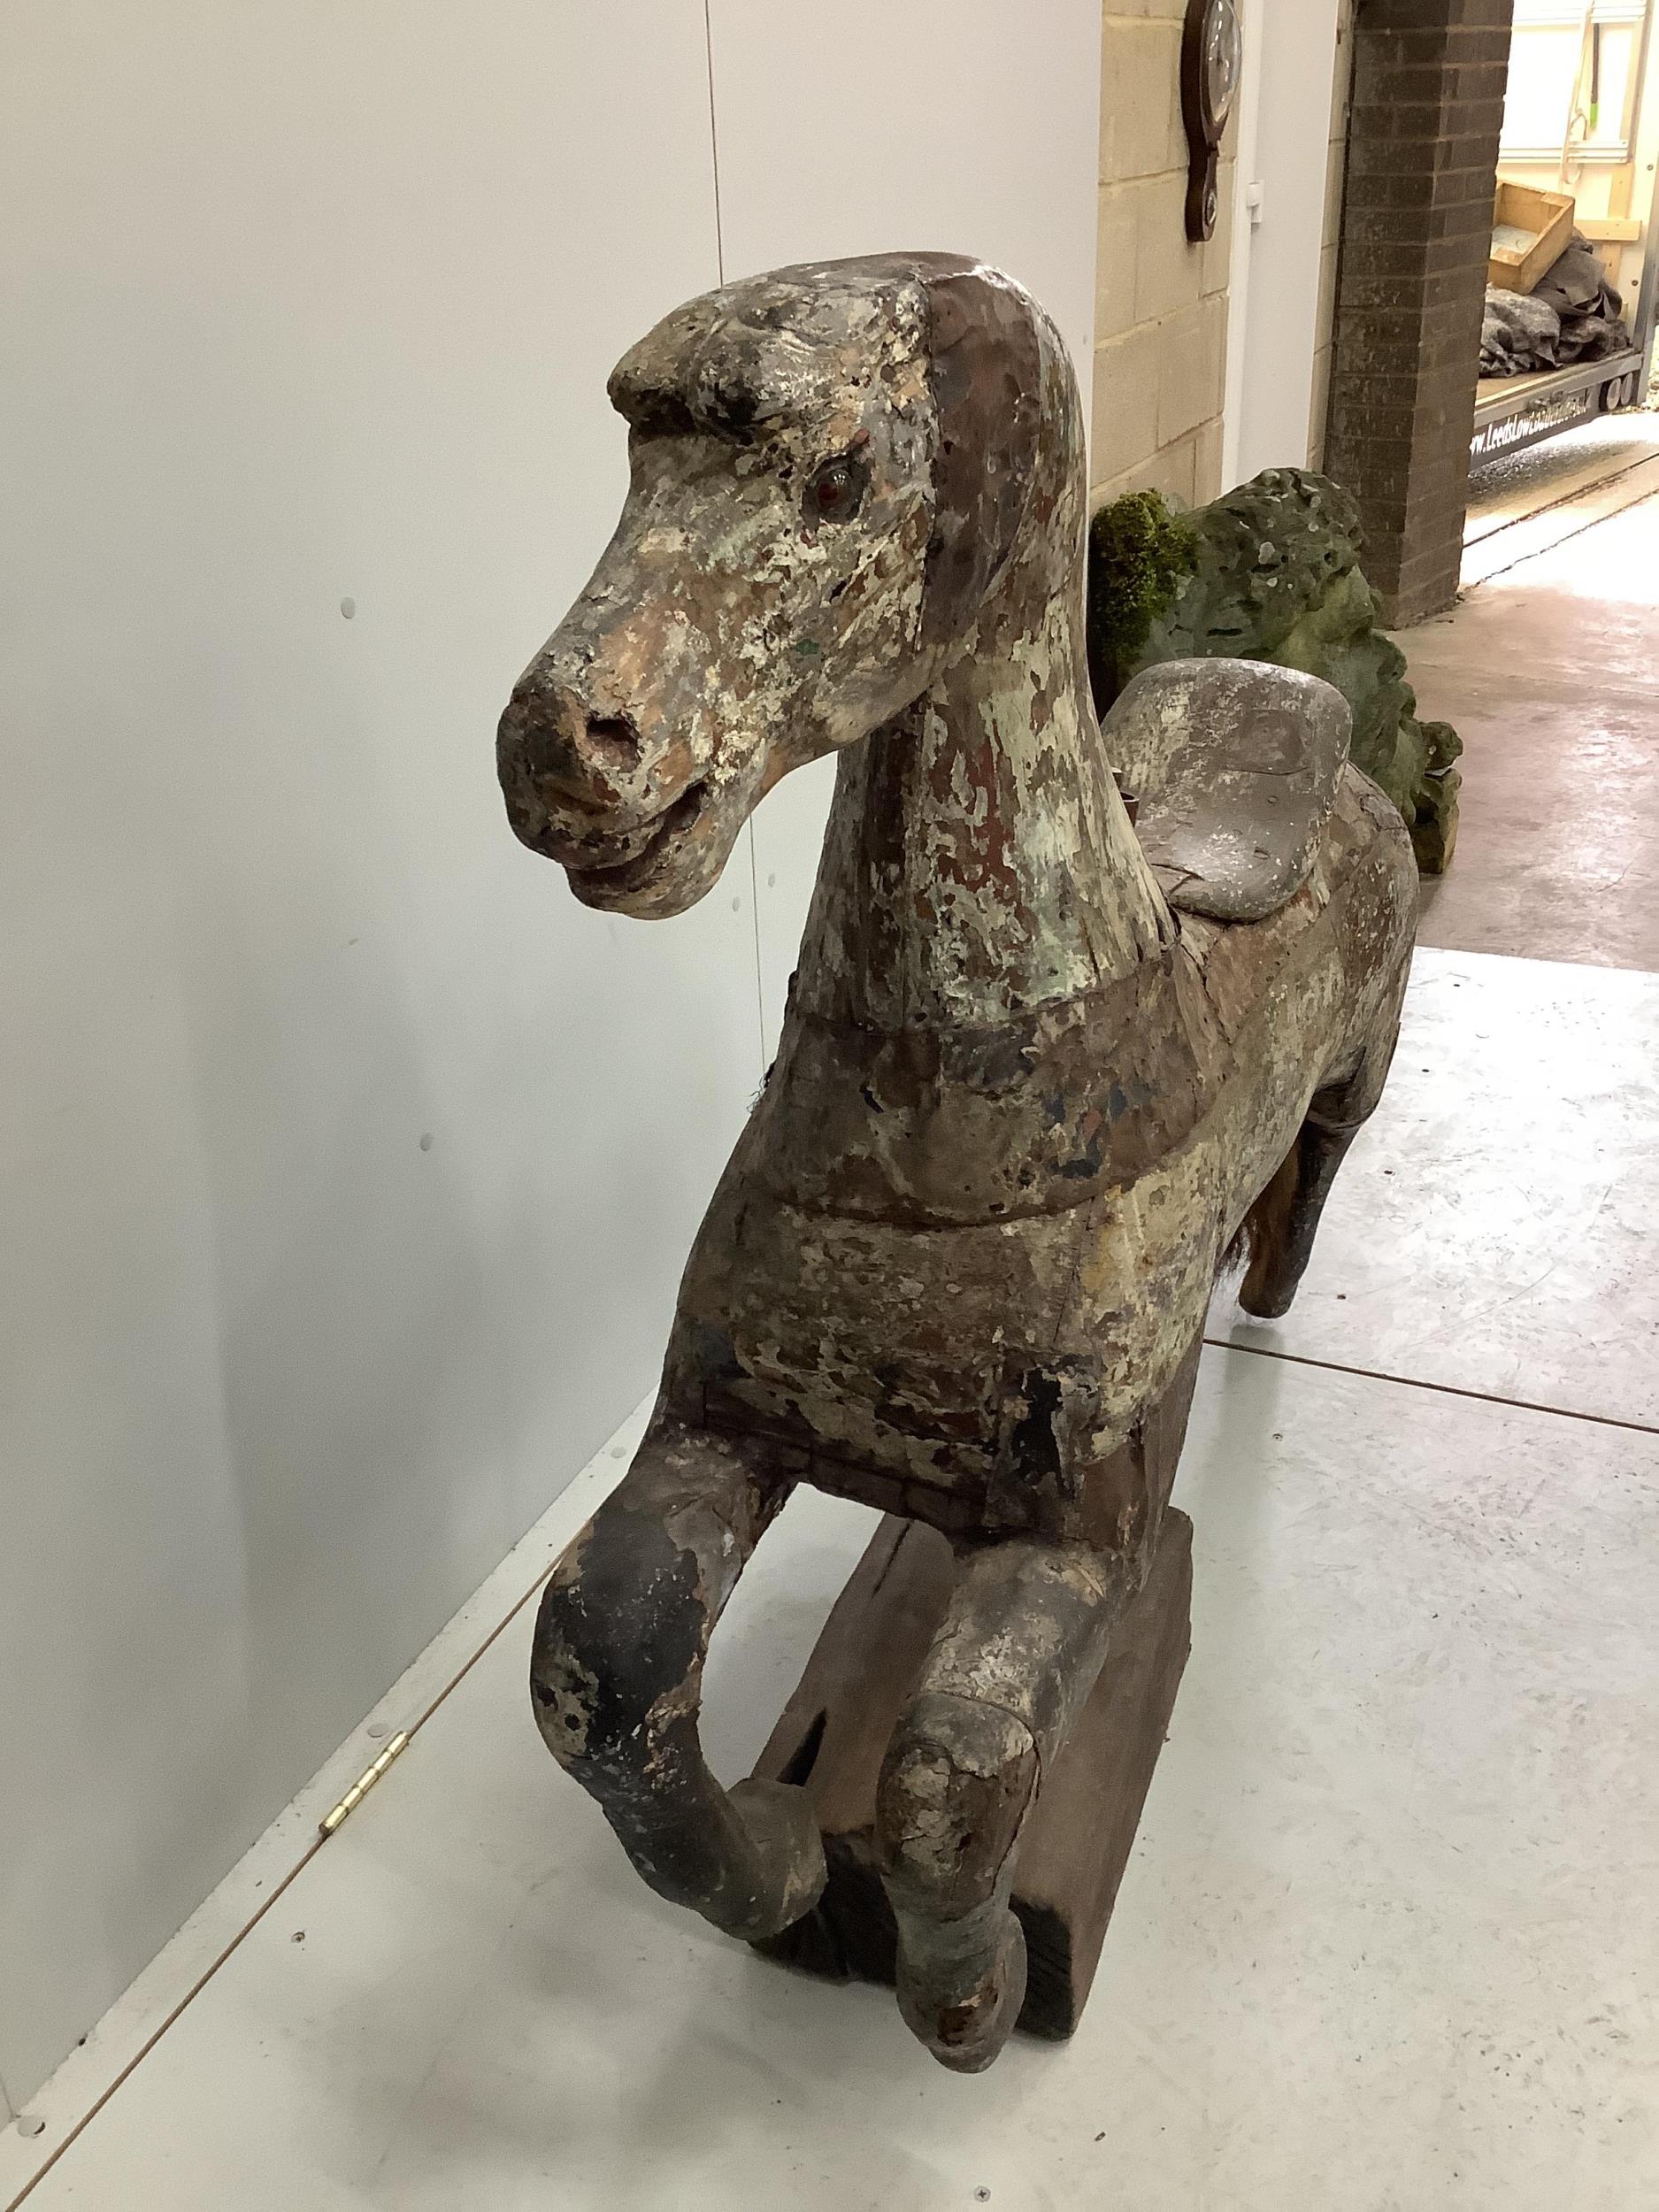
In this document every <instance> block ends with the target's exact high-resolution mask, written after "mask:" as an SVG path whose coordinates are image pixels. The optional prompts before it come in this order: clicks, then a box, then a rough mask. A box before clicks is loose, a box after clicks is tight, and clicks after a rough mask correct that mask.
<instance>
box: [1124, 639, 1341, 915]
mask: <svg viewBox="0 0 1659 2212" xmlns="http://www.w3.org/2000/svg"><path fill="white" fill-rule="evenodd" d="M1351 726H1352V718H1351V717H1350V715H1349V712H1348V702H1347V700H1346V699H1344V698H1343V696H1342V695H1341V693H1340V691H1338V690H1337V689H1336V688H1335V687H1333V685H1331V684H1327V683H1325V682H1322V681H1321V680H1320V679H1319V678H1318V677H1317V676H1308V675H1304V674H1302V672H1301V671H1300V670H1297V669H1291V668H1278V667H1274V666H1272V665H1271V664H1264V663H1263V662H1261V661H1243V660H1221V659H1217V660H1190V661H1164V662H1161V663H1160V664H1158V665H1157V666H1156V667H1153V668H1148V669H1144V670H1143V671H1142V672H1141V674H1140V675H1139V676H1137V677H1136V678H1135V679H1134V680H1133V682H1132V683H1131V684H1129V685H1128V686H1127V687H1126V688H1125V691H1124V692H1123V694H1122V695H1121V697H1119V698H1118V701H1117V703H1115V705H1114V706H1113V707H1112V710H1111V711H1110V714H1109V715H1108V716H1107V717H1106V719H1105V722H1104V724H1103V725H1102V737H1103V739H1104V741H1105V745H1106V752H1107V757H1108V758H1109V759H1110V762H1111V764H1112V767H1113V769H1114V770H1115V771H1116V772H1117V775H1118V783H1119V785H1120V787H1122V789H1123V790H1124V791H1125V795H1130V796H1133V800H1134V801H1135V802H1136V805H1135V806H1134V808H1133V815H1134V824H1135V831H1136V833H1137V835H1138V836H1139V837H1140V840H1141V849H1142V850H1143V851H1144V852H1145V854H1146V856H1147V858H1148V861H1149V862H1150V863H1151V864H1152V872H1153V873H1154V875H1156V878H1157V879H1158V882H1159V884H1160V885H1161V887H1162V888H1163V891H1164V897H1165V898H1166V899H1168V901H1169V902H1170V904H1171V906H1173V907H1178V908H1179V909H1181V910H1183V911H1185V912H1187V913H1188V914H1204V915H1208V916H1210V918H1212V919H1213V920H1216V921H1218V922H1259V921H1263V920H1265V919H1266V918H1267V917H1268V915H1270V914H1276V913H1277V912H1278V911H1279V908H1280V907H1281V906H1283V905H1284V904H1285V903H1286V901H1287V900H1289V899H1291V898H1293V897H1294V895H1295V894H1296V893H1297V892H1298V891H1299V890H1300V889H1301V888H1302V885H1303V884H1304V883H1305V882H1306V881H1307V879H1308V875H1309V872H1310V870H1311V868H1312V866H1313V862H1314V856H1315V854H1316V852H1317V849H1318V845H1319V837H1320V833H1321V832H1322V831H1323V830H1324V828H1325V818H1326V817H1327V816H1328V815H1329V813H1330V811H1331V809H1332V807H1333V804H1334V803H1335V800H1336V793H1337V784H1338V780H1339V779H1340V776H1341V773H1342V769H1343V765H1344V764H1345V763H1346V761H1347V759H1348V739H1349V735H1350V731H1351Z"/></svg>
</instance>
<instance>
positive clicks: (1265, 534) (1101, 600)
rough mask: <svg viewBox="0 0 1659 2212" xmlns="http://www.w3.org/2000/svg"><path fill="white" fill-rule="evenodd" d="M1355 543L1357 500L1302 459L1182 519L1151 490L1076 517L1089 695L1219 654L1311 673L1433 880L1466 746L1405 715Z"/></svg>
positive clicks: (1397, 660) (1099, 700)
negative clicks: (1081, 521) (1347, 718)
mask: <svg viewBox="0 0 1659 2212" xmlns="http://www.w3.org/2000/svg"><path fill="white" fill-rule="evenodd" d="M1361 545H1362V537H1361V532H1360V523H1359V510H1358V507H1357V505H1356V503H1355V501H1354V500H1353V499H1352V498H1351V497H1350V495H1348V493H1347V492H1345V491H1344V490H1343V489H1342V488H1341V487H1340V485H1337V484H1333V483H1332V482H1331V481H1330V480H1329V479H1328V478H1326V477H1323V476H1317V475H1315V474H1314V473H1313V472H1312V471H1311V470H1308V469H1265V470H1263V472H1262V474H1261V475H1259V476H1256V477H1254V478H1252V480H1250V482H1249V483H1248V484H1240V486H1239V488H1238V489H1237V490H1236V491H1231V492H1228V493H1227V494H1226V495H1225V497H1224V498H1221V499H1217V500H1215V501H1213V502H1212V503H1210V505H1209V506H1207V507H1200V508H1197V509H1195V510H1194V511H1193V512H1192V513H1191V514H1179V513H1175V512H1173V511H1171V509H1170V508H1169V507H1168V506H1167V505H1166V504H1165V503H1164V499H1163V498H1162V497H1161V496H1160V495H1159V494H1158V493H1156V492H1131V493H1130V494H1128V495H1127V496H1126V497H1125V498H1123V499H1118V500H1114V501H1113V502H1112V503H1111V504H1110V506H1106V507H1102V509H1101V510H1100V511H1099V512H1098V513H1097V514H1096V515H1095V517H1094V520H1093V522H1092V523H1091V524H1090V526H1089V565H1088V630H1087V635H1088V652H1089V675H1090V680H1091V681H1092V683H1093V685H1094V703H1095V705H1096V707H1097V708H1098V709H1099V710H1100V711H1101V712H1102V714H1103V713H1104V712H1105V710H1106V709H1107V708H1108V707H1109V706H1110V704H1111V703H1112V701H1113V700H1114V699H1115V698H1116V697H1117V696H1118V693H1119V692H1120V691H1121V690H1122V689H1123V687H1124V686H1125V684H1126V683H1127V682H1128V681H1129V679H1130V678H1131V677H1132V676H1133V675H1135V674H1136V673H1137V672H1139V671H1140V670H1141V669H1142V668H1146V667H1149V666H1150V665H1151V664H1153V663H1154V662H1156V661H1167V660H1183V659H1189V658H1207V657H1211V656H1215V655H1219V654H1230V655H1234V656H1236V657H1238V658H1240V659H1242V660H1263V661H1273V662H1277V663H1278V664H1279V666H1281V667H1285V668H1299V669H1302V670H1305V671H1306V672H1308V673H1309V674H1310V675H1314V676H1322V677H1324V679H1325V681H1326V682H1327V683H1332V684H1334V685H1335V686H1336V687H1337V689H1338V690H1339V691H1340V693H1341V694H1342V695H1343V697H1344V698H1345V699H1346V700H1347V701H1348V706H1349V709H1350V710H1351V711H1352V713H1353V717H1354V742H1353V757H1354V760H1355V763H1356V765H1357V766H1359V767H1361V768H1363V770H1364V772H1365V773H1366V774H1367V775H1368V776H1370V777H1371V779H1372V780H1373V781H1374V782H1376V783H1378V784H1379V785H1380V786H1381V787H1382V789H1383V790H1384V791H1386V793H1387V795H1388V796H1389V798H1390V799H1392V800H1393V801H1394V804H1395V805H1396V806H1397V807H1398V808H1399V810H1400V811H1401V813H1402V816H1403V817H1404V818H1405V821H1406V823H1407V825H1408V826H1409V829H1410V831H1411V838H1412V843H1413V845H1414V846H1415V848H1416V849H1417V865H1418V866H1419V868H1421V869H1422V870H1423V872H1425V874H1428V875H1438V874H1440V872H1441V871H1442V870H1443V869H1444V868H1445V867H1446V865H1447V864H1448V861H1449V860H1450V859H1451V856H1452V847H1453V844H1454V842H1455V838H1456V833H1457V791H1458V782H1459V779H1458V773H1457V769H1456V766H1455V762H1456V759H1457V756H1458V755H1459V753H1460V752H1461V751H1462V750H1463V744H1462V741H1461V740H1460V739H1459V737H1458V735H1457V733H1456V732H1455V730H1454V729H1452V727H1451V726H1450V725H1449V724H1448V723H1445V722H1419V721H1418V720H1417V697H1416V695H1415V693H1414V692H1413V691H1412V688H1411V687H1410V685H1409V683H1408V682H1407V681H1406V662H1405V656H1404V654H1403V653H1402V652H1401V650H1400V649H1399V647H1398V646H1397V645H1395V644H1394V641H1393V640H1392V639H1391V638H1389V637H1386V636H1385V634H1383V631H1382V629H1381V627H1380V622H1381V614H1382V610H1381V606H1380V603H1379V600H1378V598H1377V595H1376V594H1375V592H1373V591H1372V589H1371V586H1370V585H1369V584H1368V583H1367V582H1366V580H1365V577H1364V574H1363V571H1362V569H1361V567H1360V549H1361Z"/></svg>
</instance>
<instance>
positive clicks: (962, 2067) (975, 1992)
mask: <svg viewBox="0 0 1659 2212" xmlns="http://www.w3.org/2000/svg"><path fill="white" fill-rule="evenodd" d="M1024 2003H1025V1930H1024V1928H1022V1927H1021V1926H1020V1924H1019V1922H1018V1919H1017V1918H1016V1916H1014V1914H1013V1913H1011V1912H1005V1913H1004V1914H1003V1927H1002V1934H1001V1937H1000V1939H999V1941H998V1944H997V1953H996V1962H995V1965H994V1966H993V1967H992V1969H991V1970H990V1972H989V1973H988V1974H987V1975H986V1976H985V1978H984V1979H983V1980H982V1981H981V1982H979V1985H977V1987H975V1988H973V1989H972V1990H970V1991H969V1993H967V1995H966V1996H965V1997H960V1998H956V1999H955V2000H954V2001H952V2002H951V2003H949V2004H940V2003H939V2002H938V2001H937V2000H936V1998H935V1999H934V2000H933V2001H931V2002H930V2001H927V2000H926V1999H925V1998H924V1997H923V1996H922V1995H921V1993H919V1992H918V1991H917V1990H915V1989H913V1988H910V1987H909V1986H907V1983H906V1979H905V1978H904V1974H903V1969H902V1966H901V1969H900V1981H899V2010H900V2011H901V2012H902V2014H903V2016H904V2024H905V2025H906V2027H908V2028H909V2029H910V2032H911V2034H912V2035H914V2036H916V2037H917V2038H918V2039H919V2040H920V2041H921V2042H923V2043H925V2044H926V2046H927V2047H928V2049H929V2050H930V2051H931V2052H932V2053H933V2056H934V2057H935V2058H936V2059H937V2060H938V2061H939V2062H940V2064H941V2066H948V2067H949V2069H950V2070H951V2072H952V2073H953V2074H982V2073H983V2072H984V2071H985V2070H986V2068H987V2066H988V2065H990V2063H991V2062H992V2061H993V2060H994V2059H995V2057H996V2056H997V2055H998V2053H999V2052H1000V2051H1001V2050H1002V2046H1003V2044H1005V2043H1006V2042H1007V2040H1008V2039H1009V2037H1010V2035H1012V2033H1013V2032H1014V2024H1015V2023H1016V2021H1018V2018H1019V2015H1020V2008H1021V2007H1022V2006H1023V2005H1024Z"/></svg>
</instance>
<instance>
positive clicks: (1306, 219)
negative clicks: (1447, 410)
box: [1222, 0, 1337, 485]
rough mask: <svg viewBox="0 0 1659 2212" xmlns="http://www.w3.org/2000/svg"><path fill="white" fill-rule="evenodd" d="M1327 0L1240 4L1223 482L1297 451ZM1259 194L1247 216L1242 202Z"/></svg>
mask: <svg viewBox="0 0 1659 2212" xmlns="http://www.w3.org/2000/svg"><path fill="white" fill-rule="evenodd" d="M1336 23H1337V0H1271V4H1270V0H1256V4H1254V5H1248V4H1247V6H1246V10H1245V62H1244V82H1243V84H1242V86H1241V88H1240V117H1239V123H1240V130H1239V168H1238V190H1237V192H1236V193H1235V195H1234V198H1233V226H1234V229H1233V259H1232V277H1231V296H1232V303H1233V305H1232V314H1231V319H1230V321H1229V325H1228V334H1227V419H1226V423H1225V429H1224V434H1223V471H1222V472H1223V475H1224V478H1225V481H1226V483H1227V484H1228V485H1233V484H1237V483H1240V482H1241V481H1243V480H1244V479H1246V478H1247V477H1251V476H1254V475H1256V472H1258V471H1259V470H1261V469H1265V468H1301V467H1302V465H1304V463H1305V462H1306V460H1307V457H1308V436H1309V429H1310V419H1311V416H1312V411H1313V388H1314V357H1315V355H1316V354H1317V351H1318V349H1319V341H1320V331H1319V280H1320V253H1321V249H1322V246H1323V243H1324V236H1325V183H1326V173H1327V171H1328V168H1329V165H1330V154H1331V98H1332V90H1333V85H1334V83H1335V79H1336ZM1253 192H1255V193H1256V194H1257V195H1259V199H1258V205H1257V210H1256V215H1257V217H1258V218H1259V219H1253V217H1252V213H1251V211H1250V207H1249V204H1248V202H1249V199H1250V197H1251V195H1252V193H1253Z"/></svg>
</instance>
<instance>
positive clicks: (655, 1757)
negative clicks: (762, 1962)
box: [530, 1407, 824, 1939]
mask: <svg viewBox="0 0 1659 2212" xmlns="http://www.w3.org/2000/svg"><path fill="white" fill-rule="evenodd" d="M793 1486H794V1485H793V1481H792V1479H789V1478H787V1477H785V1476H781V1475H780V1474H778V1473H777V1472H776V1471H772V1470H770V1469H768V1468H767V1466H766V1465H765V1463H764V1455H763V1454H762V1453H761V1451H760V1450H759V1449H758V1448H757V1447H755V1446H753V1445H751V1444H750V1442H749V1440H747V1439H727V1438H725V1437H720V1436H716V1435H713V1434H711V1433H710V1432H708V1431H706V1430H702V1429H695V1428H691V1427H689V1426H687V1425H686V1424H684V1423H683V1422H680V1421H679V1420H678V1419H677V1418H675V1417H673V1416H672V1415H671V1414H667V1413H664V1411H663V1410H662V1409H661V1408H660V1407H659V1409H658V1410H657V1413H656V1414H655V1415H654V1416H653V1417H652V1421H651V1425H650V1427H649V1430H648V1431H647V1432H646V1435H645V1440H644V1441H643V1442H642V1443H641V1447H640V1449H639V1452H638V1455H636V1457H635V1459H634V1464H633V1466H632V1467H631V1468H630V1469H629V1471H628V1473H627V1474H626V1477H625V1478H624V1479H623V1480H622V1482H621V1484H620V1485H619V1486H618V1488H617V1490H616V1491H615V1492H614V1493H613V1494H612V1495H611V1497H610V1498H609V1499H608V1500H607V1501H606V1502H605V1503H604V1505H603V1506H602V1507H601V1509H600V1510H599V1511H598V1513H597V1514H596V1515H595V1517H594V1518H593V1520H591V1521H590V1522H589V1523H588V1526H587V1527H586V1528H585V1529H584V1530H583V1531H582V1532H581V1534H580V1536H578V1537H577V1538H576V1540H575V1541H574V1542H573V1543H572V1545H571V1546H570V1548H568V1550H566V1551H565V1554H564V1555H563V1557H562V1558H561V1559H560V1560H559V1562H558V1563H557V1566H556V1567H555V1568H554V1570H553V1573H552V1576H551V1578H549V1582H548V1585H547V1587H546V1589H545V1591H544V1592H543V1594H542V1597H541V1610H540V1612H539V1614H538V1616H537V1619H536V1629H535V1643H534V1653H533V1656H532V1659H531V1665H530V1683H531V1694H532V1698H533V1701H534V1708H535V1717H536V1722H537V1725H538V1726H539V1727H540V1729H541V1734H542V1737H543V1739H544V1740H545V1741H546V1743H547V1746H548V1748H549V1750H550V1751H551V1752H552V1754H553V1756H554V1757H555V1758H556V1759H557V1761H558V1763H559V1764H560V1765H561V1766H562V1767H564V1768H565V1771H566V1772H567V1773H569V1774H572V1775H573V1776H574V1777H575V1778H576V1779H577V1781H579V1782H580V1784H581V1786H582V1787H583V1788H584V1789H585V1790H587V1791H588V1794H589V1795H590V1796H592V1797H593V1798H595V1800H596V1801H597V1802H598V1804H599V1805H600V1807H601V1809H603V1813H604V1816H605V1818H606V1819H607V1820H608V1821H609V1822H610V1823H611V1827H612V1828H613V1829H614V1830H615V1832H616V1833H617V1836H618V1839H619V1840H620V1842H621V1844H622V1847H623V1848H624V1850H626V1853H627V1855H628V1856H629V1858H630V1859H631V1860H632V1861H633V1862H634V1867H635V1868H636V1870H638V1872H639V1873H640V1875H641V1877H642V1878H643V1879H644V1880H645V1881H646V1882H647V1883H649V1886H650V1887H651V1888H652V1889H654V1890H655V1891H656V1892H657V1894H658V1895H659V1896H661V1897H665V1898H667V1899H669V1900H670V1901H672V1903H674V1904H678V1905H689V1906H690V1907H691V1908H692V1909H693V1910H694V1911H695V1912H700V1913H701V1914H702V1915H703V1917H704V1918H705V1919H707V1920H710V1921H712V1922H713V1923H714V1924H715V1926H716V1927H718V1928H723V1929H725V1930H726V1932H728V1933H730V1934H732V1935H735V1936H741V1937H745V1938H747V1939H756V1938H758V1937H762V1936H769V1935H776V1934H778V1933H779V1932H780V1931H781V1930H783V1929H784V1928H787V1927H788V1926H789V1925H790V1924H791V1923H792V1922H794V1921H795V1920H797V1919H798V1918H799V1917H800V1916H801V1915H802V1914H803V1913H804V1912H806V1911H808V1910H809V1909H810V1908H811V1906H812V1905H813V1904H814V1903H815V1902H816V1901H817V1898H818V1893H819V1891H820V1890H821V1889H822V1887H823V1886H824V1851H823V1845H822V1843H821V1841H820V1840H819V1837H818V1824H817V1822H816V1821H815V1820H814V1819H813V1817H812V1814H811V1812H810V1808H809V1806H808V1803H807V1800H806V1797H805V1794H804V1793H803V1792H802V1791H800V1790H797V1789H791V1788H788V1787H787V1786H784V1785H783V1784H781V1783H770V1782H757V1781H752V1780H751V1781H747V1782H740V1783H739V1784H738V1785H737V1786H736V1787H735V1788H733V1790H731V1791H729V1792H728V1791H726V1790H724V1789H722V1788H721V1786H720V1785H719V1783H718V1782H717V1781H716V1779H715V1778H714V1776H713V1775H712V1774H711V1773H710V1771H709V1769H708V1767H707V1765H706V1763H704V1760H703V1747H702V1745H701V1742H700V1740H699V1738H698V1732H697V1716H698V1709H699V1706H700V1703H701V1694H702V1684H703V1662H704V1660H705V1658H706V1656H707V1654H708V1648H709V1639H710V1634H711V1633H712V1632H713V1628H714V1624H715V1623H716V1622H717V1621H718V1618H719V1617H720V1613H721V1609H722V1608H723V1607H724V1606H725V1604H726V1600H727V1599H728V1598H729V1597H730V1595H731V1594H732V1592H733V1589H734V1588H735V1587H736V1585H737V1579H738V1577H739V1576H740V1575H741V1572H742V1571H743V1569H744V1567H745V1566H746V1565H747V1564H748V1563H749V1557H750V1555H752V1553H753V1551H754V1549H755V1547H756V1545H757V1543H758V1542H759V1540H760V1538H761V1536H762V1534H763V1533H764V1531H765V1529H766V1527H767V1525H768V1524H769V1523H770V1522H771V1520H772V1517H773V1516H774V1515H775V1514H776V1513H777V1512H778V1510H779V1509H780V1507H781V1506H782V1505H783V1503H784V1502H785V1500H786V1499H787V1496H788V1494H789V1492H790V1490H791V1489H792V1488H793Z"/></svg>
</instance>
